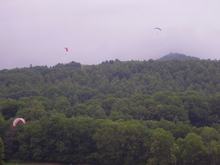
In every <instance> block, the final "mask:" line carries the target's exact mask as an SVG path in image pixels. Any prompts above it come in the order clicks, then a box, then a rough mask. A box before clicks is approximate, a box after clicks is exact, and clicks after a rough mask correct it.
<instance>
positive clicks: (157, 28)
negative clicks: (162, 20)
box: [154, 27, 162, 35]
mask: <svg viewBox="0 0 220 165" xmlns="http://www.w3.org/2000/svg"><path fill="white" fill-rule="evenodd" d="M154 29H156V30H160V31H162V30H161V28H159V27H155V28H154ZM157 35H158V33H157Z"/></svg>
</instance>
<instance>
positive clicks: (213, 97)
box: [0, 59, 220, 165]
mask: <svg viewBox="0 0 220 165" xmlns="http://www.w3.org/2000/svg"><path fill="white" fill-rule="evenodd" d="M0 89H1V92H0V137H1V138H2V139H3V143H4V155H5V159H4V160H5V161H9V160H13V159H20V160H22V161H37V162H61V163H75V164H83V163H87V164H106V165H107V164H109V165H110V164H116V165H117V164H118V165H130V164H138V165H146V164H149V165H153V164H161V165H162V164H175V165H178V164H185V165H191V164H204V165H205V164H213V165H214V164H218V163H220V159H219V156H220V142H219V141H220V61H217V60H195V59H185V60H177V59H173V60H168V61H167V60H156V61H155V60H152V59H151V60H148V61H120V60H118V59H116V60H110V61H104V62H102V63H101V64H99V65H81V64H80V63H77V62H74V61H73V62H70V63H67V64H57V65H55V66H53V67H47V66H30V67H29V68H15V69H11V70H6V69H4V70H1V71H0ZM17 117H22V118H24V119H25V120H26V121H27V123H26V124H24V123H18V124H17V126H16V127H14V126H12V123H13V120H14V119H15V118H17ZM0 145H1V144H0ZM158 146H160V147H159V148H158Z"/></svg>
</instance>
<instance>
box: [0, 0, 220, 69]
mask: <svg viewBox="0 0 220 165" xmlns="http://www.w3.org/2000/svg"><path fill="white" fill-rule="evenodd" d="M219 16H220V0H0V69H13V68H22V67H29V66H30V65H32V66H45V65H46V66H48V67H49V66H54V65H56V64H58V63H64V64H65V63H69V62H71V61H75V62H79V63H81V64H88V65H92V64H95V65H96V64H100V63H102V62H103V61H106V60H115V59H119V60H121V61H128V60H129V61H130V60H139V61H142V60H149V59H154V60H156V59H158V58H161V57H163V56H164V55H167V54H169V53H181V54H185V55H187V56H194V57H198V58H200V59H211V60H214V59H216V60H219V59H220V19H219ZM155 27H159V28H161V29H162V31H159V30H157V29H155ZM64 47H68V48H69V51H68V52H66V51H65V49H64Z"/></svg>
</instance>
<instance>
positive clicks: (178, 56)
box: [158, 53, 200, 60]
mask: <svg viewBox="0 0 220 165" xmlns="http://www.w3.org/2000/svg"><path fill="white" fill-rule="evenodd" d="M173 59H177V60H186V59H194V60H200V59H199V58H197V57H192V56H186V55H185V54H179V53H170V54H168V55H165V56H163V57H161V58H159V59H158V60H173Z"/></svg>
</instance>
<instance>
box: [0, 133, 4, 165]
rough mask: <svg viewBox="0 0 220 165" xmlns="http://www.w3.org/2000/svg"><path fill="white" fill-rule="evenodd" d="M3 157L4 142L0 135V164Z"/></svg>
mask: <svg viewBox="0 0 220 165" xmlns="http://www.w3.org/2000/svg"><path fill="white" fill-rule="evenodd" d="M4 158H5V155H4V143H3V140H2V138H1V137H0V165H4V161H3V159H4Z"/></svg>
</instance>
